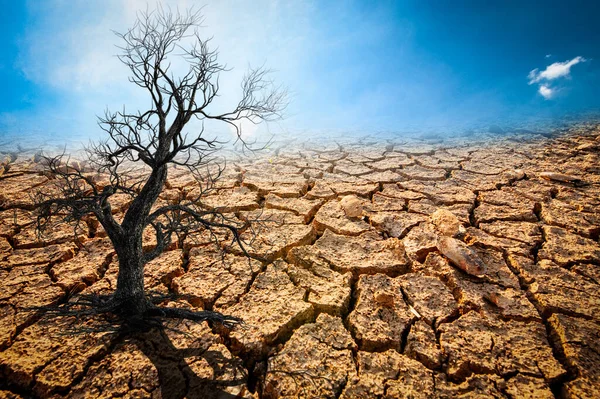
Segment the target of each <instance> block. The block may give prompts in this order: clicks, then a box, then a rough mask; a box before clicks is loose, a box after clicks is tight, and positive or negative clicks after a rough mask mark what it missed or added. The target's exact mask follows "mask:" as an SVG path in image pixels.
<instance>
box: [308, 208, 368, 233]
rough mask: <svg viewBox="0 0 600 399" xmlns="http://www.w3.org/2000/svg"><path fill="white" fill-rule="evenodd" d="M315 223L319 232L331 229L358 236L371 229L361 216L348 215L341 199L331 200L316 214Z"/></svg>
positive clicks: (335, 231)
mask: <svg viewBox="0 0 600 399" xmlns="http://www.w3.org/2000/svg"><path fill="white" fill-rule="evenodd" d="M313 225H314V226H315V228H316V229H317V231H318V232H323V231H325V229H329V230H331V231H333V232H334V233H336V234H343V235H348V236H357V235H359V234H362V233H364V232H365V231H368V230H369V229H370V226H369V224H368V223H367V222H365V221H364V220H362V219H360V218H354V217H348V216H347V215H346V212H344V208H343V207H342V204H341V203H340V201H337V200H330V201H329V202H327V203H326V204H325V205H323V206H322V207H321V208H320V209H319V211H318V212H317V214H316V215H315V218H314V221H313Z"/></svg>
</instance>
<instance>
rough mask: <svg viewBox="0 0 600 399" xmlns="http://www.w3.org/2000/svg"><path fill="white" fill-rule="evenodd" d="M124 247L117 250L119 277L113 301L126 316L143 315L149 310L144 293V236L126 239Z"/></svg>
mask: <svg viewBox="0 0 600 399" xmlns="http://www.w3.org/2000/svg"><path fill="white" fill-rule="evenodd" d="M123 244H124V245H123V246H122V247H121V248H119V249H118V250H117V256H118V257H119V276H118V277H117V289H116V290H115V293H114V296H113V299H114V300H115V301H116V303H117V304H118V306H119V310H120V311H121V312H122V313H123V314H125V315H131V316H133V315H142V314H144V313H145V312H146V310H147V309H148V302H147V299H146V295H145V291H144V263H143V261H142V255H143V251H142V236H141V234H139V235H137V234H136V235H134V236H129V237H125V242H124V243H123Z"/></svg>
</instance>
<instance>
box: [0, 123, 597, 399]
mask: <svg viewBox="0 0 600 399" xmlns="http://www.w3.org/2000/svg"><path fill="white" fill-rule="evenodd" d="M599 153H600V129H599V128H598V127H597V126H591V125H583V126H578V127H573V128H570V129H568V130H566V131H563V132H561V133H560V134H555V135H552V136H551V137H545V136H533V137H532V136H531V135H518V134H515V135H511V136H503V137H491V138H490V137H485V138H482V139H473V138H470V139H465V140H458V139H456V140H450V141H443V142H435V141H432V140H421V141H419V140H407V141H401V140H398V141H387V142H382V143H380V142H376V141H373V140H368V139H365V140H354V141H348V142H340V143H331V142H324V143H312V145H310V144H307V143H304V144H303V143H291V144H289V143H287V144H286V143H280V144H277V143H276V144H274V145H272V146H271V149H270V150H269V151H267V152H262V153H258V155H257V156H256V157H253V158H251V159H248V158H237V159H233V160H232V161H230V162H229V163H228V169H227V172H226V173H225V175H224V177H223V178H222V179H221V181H220V183H219V184H220V185H219V189H218V190H215V191H214V192H213V193H212V194H211V195H209V196H207V197H205V198H204V201H205V203H206V205H207V206H212V207H217V208H218V209H219V210H220V211H222V212H224V213H226V214H228V215H230V216H231V217H232V218H239V219H242V220H243V219H244V218H248V217H254V216H255V215H257V214H261V215H262V216H265V217H267V220H266V221H265V222H263V223H261V224H259V225H257V226H255V229H254V232H253V234H250V233H248V234H249V236H248V237H246V238H248V239H252V240H251V242H250V245H249V252H250V253H252V254H256V255H259V256H261V257H263V258H264V259H266V261H265V262H259V261H255V260H252V261H249V260H248V259H247V258H245V257H243V256H241V253H240V252H239V251H236V250H235V248H230V249H229V250H228V253H227V254H226V255H225V257H224V258H222V257H221V256H220V254H219V251H216V249H215V247H214V246H213V245H211V241H210V237H205V236H202V235H201V234H200V235H198V236H197V237H193V239H190V240H189V241H186V242H183V243H179V244H178V245H173V246H172V247H171V248H169V250H168V251H167V252H165V253H164V254H163V255H162V256H161V257H159V258H157V259H155V260H154V261H152V262H151V263H149V264H148V265H147V267H146V274H145V285H146V287H147V289H148V290H151V291H154V292H158V293H163V294H168V293H172V294H176V295H177V297H178V298H179V299H177V300H176V301H174V302H172V303H170V305H171V306H181V307H188V308H193V309H209V310H216V311H220V312H223V313H225V314H229V315H233V316H237V317H241V318H242V319H243V320H244V322H245V324H244V325H243V326H241V327H237V328H235V329H234V330H232V331H227V330H224V329H222V328H219V326H209V325H208V324H207V323H201V324H197V323H192V322H187V321H183V322H180V323H174V322H173V323H171V324H168V325H167V327H169V328H167V329H165V330H164V331H162V332H159V331H155V330H151V331H148V332H146V333H143V334H142V333H140V334H137V335H135V336H126V337H124V336H123V335H119V334H116V333H114V332H111V331H102V330H99V329H95V328H94V327H95V326H94V325H95V323H97V321H96V320H94V319H93V318H91V319H85V318H82V319H75V318H70V317H56V318H52V319H50V320H47V319H45V318H42V317H41V315H40V314H39V313H38V312H34V311H31V310H30V309H31V308H32V307H35V306H41V305H49V304H56V303H61V302H64V301H65V300H66V299H67V298H68V296H69V295H70V294H72V293H75V292H84V293H86V292H87V293H89V292H97V293H110V292H111V291H112V290H113V289H114V288H115V284H116V276H117V270H118V263H117V259H116V256H115V254H114V251H113V249H112V246H111V244H110V242H109V240H108V238H106V235H105V234H104V233H103V231H102V229H101V227H99V226H98V225H97V224H94V223H93V222H92V221H89V222H88V223H87V224H84V225H83V226H80V229H79V230H77V231H76V232H75V236H74V230H73V228H72V227H71V226H69V225H57V226H55V228H53V229H52V231H50V232H49V234H46V235H45V236H43V237H41V238H40V237H38V235H37V234H36V232H35V229H34V224H33V222H32V207H33V203H32V200H31V196H30V193H31V192H32V191H34V190H35V189H44V187H45V186H46V185H48V190H51V184H50V183H51V182H52V176H48V175H45V174H43V173H42V172H41V165H39V164H37V163H36V157H35V156H33V155H34V154H33V153H27V152H21V153H12V154H10V155H7V157H6V159H4V162H3V164H2V167H1V169H0V170H1V171H0V264H1V267H0V286H1V288H0V398H21V397H23V398H27V397H40V398H50V397H51V398H60V397H72V398H96V397H98V398H100V397H101V398H113V397H128V398H129V397H139V398H142V397H152V398H157V397H162V398H181V397H188V398H205V397H219V398H228V397H229V398H233V397H243V398H296V397H310V398H370V397H374V398H375V397H377V398H409V397H410V398H421V397H422V398H435V397H440V398H442V397H481V398H483V397H485V398H488V397H499V398H505V397H507V398H526V397H536V398H553V397H569V398H571V397H572V398H593V397H600V290H599V284H600V244H599V242H598V237H599V234H600V212H599V211H598V207H599V205H600V158H599V157H598V154H599ZM97 181H98V184H99V185H101V184H102V179H101V177H100V178H99V179H97ZM195 184H196V182H195V181H194V180H193V179H191V178H190V177H189V176H186V175H185V174H184V173H182V172H181V171H178V170H172V171H171V173H170V178H169V181H168V184H167V187H166V188H165V190H164V192H163V194H162V195H161V199H160V201H162V202H169V201H174V200H177V199H179V198H185V197H186V196H191V195H193V194H194V190H197V187H196V186H195ZM111 205H112V208H113V210H114V211H115V213H116V214H117V216H119V214H121V215H122V214H123V212H124V211H125V210H126V209H127V206H128V199H127V198H126V197H119V196H114V197H112V198H111ZM144 245H145V246H146V247H147V248H151V247H152V245H153V242H152V238H151V236H150V235H148V237H147V239H146V241H145V243H144Z"/></svg>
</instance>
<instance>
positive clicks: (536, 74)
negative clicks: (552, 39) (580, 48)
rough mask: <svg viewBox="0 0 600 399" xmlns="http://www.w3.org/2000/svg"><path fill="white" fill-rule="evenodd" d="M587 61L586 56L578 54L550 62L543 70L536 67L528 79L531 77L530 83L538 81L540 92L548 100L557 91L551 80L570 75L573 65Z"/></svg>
mask: <svg viewBox="0 0 600 399" xmlns="http://www.w3.org/2000/svg"><path fill="white" fill-rule="evenodd" d="M549 57H551V54H547V55H546V58H549ZM586 61H587V60H586V59H585V58H583V57H581V56H577V57H575V58H573V59H572V60H568V61H565V62H555V63H553V64H550V65H548V66H547V67H546V69H544V70H543V71H540V70H539V69H538V68H535V69H533V70H531V71H530V72H529V74H528V75H527V79H529V84H530V85H532V84H536V83H537V84H538V85H539V87H538V93H540V94H541V95H542V97H544V98H545V99H546V100H550V99H551V98H553V97H554V95H555V94H556V92H557V89H556V88H554V87H551V86H550V82H552V81H555V80H556V79H559V78H566V77H569V76H570V74H571V67H573V66H574V65H577V64H579V63H581V62H586Z"/></svg>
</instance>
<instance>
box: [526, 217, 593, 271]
mask: <svg viewBox="0 0 600 399" xmlns="http://www.w3.org/2000/svg"><path fill="white" fill-rule="evenodd" d="M542 230H543V234H544V237H545V238H546V241H545V242H544V244H543V245H542V249H540V252H539V254H538V257H539V258H540V259H550V260H552V261H554V262H556V263H558V264H559V265H561V266H567V265H569V264H573V263H577V262H585V263H589V262H595V263H600V245H599V244H598V243H597V242H595V241H594V240H591V239H589V238H585V237H582V236H579V235H576V234H573V233H569V232H568V231H567V230H565V229H562V228H560V227H554V226H543V227H542Z"/></svg>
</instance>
